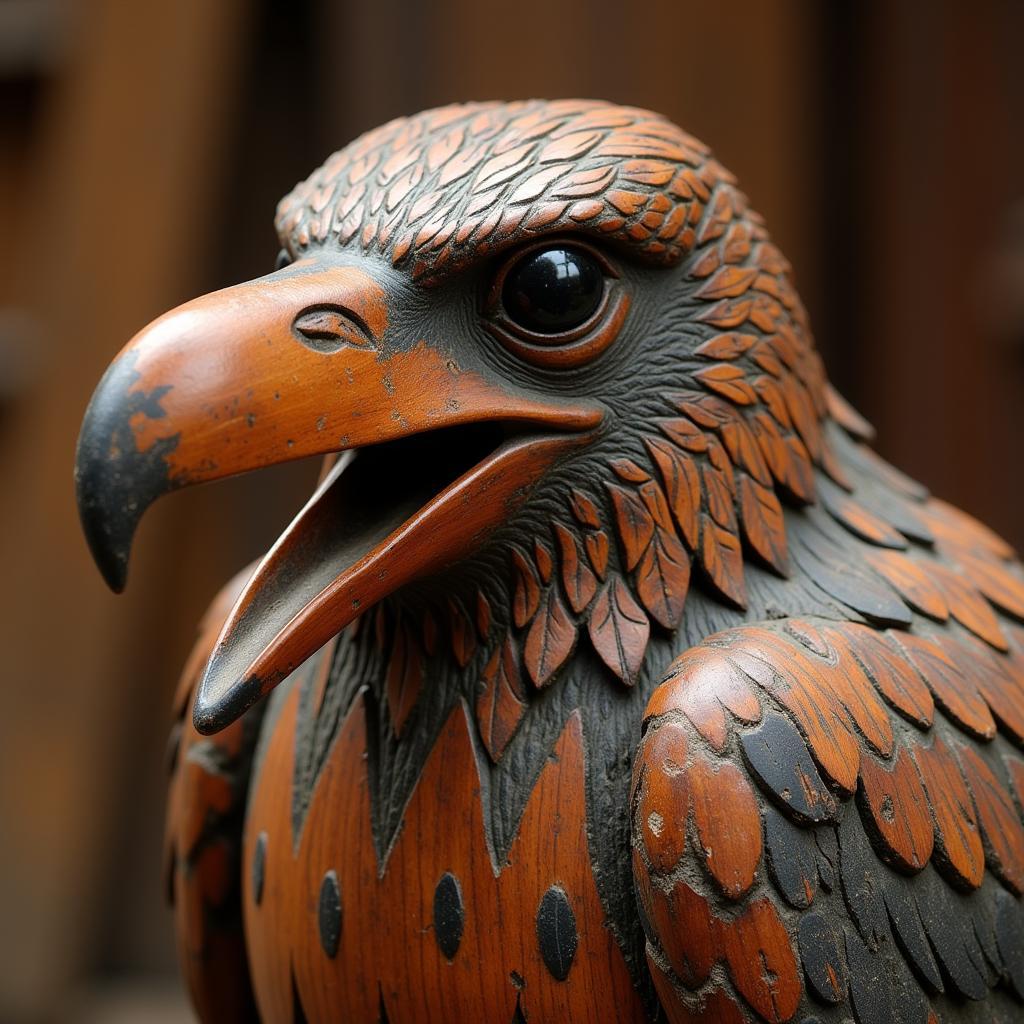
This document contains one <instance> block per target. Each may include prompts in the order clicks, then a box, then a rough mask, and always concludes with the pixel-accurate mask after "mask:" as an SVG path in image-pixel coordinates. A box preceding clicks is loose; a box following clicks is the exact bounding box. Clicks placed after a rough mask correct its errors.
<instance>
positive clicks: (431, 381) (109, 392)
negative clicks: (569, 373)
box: [75, 260, 601, 732]
mask: <svg viewBox="0 0 1024 1024" xmlns="http://www.w3.org/2000/svg"><path fill="white" fill-rule="evenodd" d="M393 333H396V332H389V309H388V300H387V293H386V291H385V288H384V287H383V285H382V284H381V283H380V281H378V280H377V279H376V278H375V276H373V275H372V274H371V273H370V272H368V271H367V270H365V269H363V268H362V267H356V266H352V265H343V264H340V263H336V264H331V263H326V262H323V261H315V260H307V261H301V262H299V263H296V264H293V265H292V266H291V267H288V268H286V269H285V270H281V271H278V272H276V273H274V274H270V275H268V276H266V277H263V278H259V279H258V280H256V281H251V282H249V283H246V284H242V285H237V286H235V287H233V288H227V289H224V290H223V291H220V292H215V293H213V294H211V295H208V296H204V297H203V298H200V299H196V300H194V301H192V302H188V303H186V304H185V305H183V306H179V307H178V308H177V309H175V310H173V311H172V312H170V313H167V314H165V315H164V316H162V317H160V318H159V319H157V320H156V321H154V322H153V323H152V324H151V325H150V326H149V327H147V328H145V330H143V331H142V332H141V333H139V334H138V335H136V337H135V338H134V339H132V341H131V342H130V343H129V344H128V345H127V347H126V348H125V349H124V350H123V351H122V352H121V354H120V355H119V356H118V357H117V359H116V360H115V361H114V362H113V364H112V365H111V366H110V368H109V369H108V371H107V373H106V375H105V376H104V378H103V380H102V381H101V383H100V385H99V387H98V388H97V389H96V392H95V394H94V395H93V398H92V401H91V403H90V405H89V408H88V410H87V412H86V415H85V420H84V422H83V424H82V432H81V435H80V437H79V442H78V455H77V461H76V467H75V480H76V485H77V491H78V504H79V511H80V514H81V519H82V525H83V528H84V530H85V535H86V538H87V540H88V542H89V546H90V549H91V550H92V553H93V557H94V558H95V560H96V563H97V565H98V566H99V569H100V571H101V572H102V573H103V576H104V578H105V579H106V581H107V583H108V584H109V585H110V586H111V587H112V588H113V589H114V590H121V589H122V588H123V586H124V583H125V578H126V574H127V567H128V556H129V551H130V548H131V542H132V537H133V535H134V533H135V528H136V526H137V525H138V522H139V520H140V519H141V518H142V515H143V513H144V512H145V510H146V509H147V508H148V507H149V505H151V504H152V503H153V502H154V501H155V500H156V499H157V498H159V497H160V496H161V495H163V494H166V493H168V492H169V491H172V490H176V489H177V488H179V487H185V486H188V485H190V484H195V483H201V482H204V481H209V480H216V479H220V478H223V477H227V476H232V475H234V474H237V473H243V472H247V471H249V470H253V469H259V468H261V467H264V466H269V465H273V464H275V463H278V462H284V461H287V460H291V459H298V458H303V457H306V456H310V455H317V454H328V453H331V452H339V451H345V452H348V453H349V454H346V455H343V456H342V457H341V458H340V459H338V461H337V462H336V463H335V464H334V466H333V467H332V468H331V469H330V470H329V472H328V473H327V474H326V476H325V478H324V479H323V480H322V482H321V484H320V485H319V487H318V488H317V491H316V493H315V494H314V495H313V497H312V498H311V499H310V501H309V502H308V504H307V505H306V506H305V508H304V509H303V510H302V511H301V512H300V513H299V515H298V516H297V517H296V519H295V520H294V521H293V522H292V523H291V525H290V526H289V527H288V528H287V530H286V531H285V533H284V534H283V535H282V537H281V538H280V539H279V540H278V542H277V543H276V544H275V545H274V547H273V548H272V549H271V550H270V552H269V553H268V554H267V555H266V557H265V558H264V559H263V560H262V562H261V563H260V564H259V566H258V567H257V569H256V570H255V572H254V574H253V576H252V578H251V579H250V581H249V583H248V584H247V585H246V587H245V588H244V589H243V591H242V593H241V595H240V597H239V598H238V601H237V602H236V604H235V606H234V608H233V610H232V611H231V614H230V615H229V617H228V620H227V622H226V624H225V626H224V629H223V631H222V632H221V635H220V637H219V639H218V641H217V644H216V646H215V649H214V652H213V655H212V657H211V658H210V661H209V663H208V665H207V669H206V673H205V675H204V677H203V679H202V682H201V683H200V688H199V693H198V696H197V699H196V703H195V720H196V726H197V728H199V729H200V730H201V731H203V732H215V731H217V730H218V729H221V728H223V727H225V726H226V725H228V724H230V722H231V721H233V720H234V719H235V718H237V717H238V715H240V714H241V713H242V712H243V711H244V710H245V709H246V708H247V707H249V706H250V705H251V704H253V703H254V702H255V701H256V700H258V699H259V698H260V697H262V696H263V695H264V694H266V693H267V692H268V691H269V690H270V689H272V688H273V686H275V685H276V684H277V683H278V682H279V681H280V680H281V679H283V678H284V677H285V676H287V675H288V674H289V673H290V672H291V671H293V670H294V669H295V668H297V667H298V666H299V665H301V664H302V662H303V661H305V660H306V658H308V657H309V656H310V655H311V654H313V653H314V652H315V651H317V650H318V649H319V648H320V647H321V646H323V644H325V643H326V642H327V641H328V640H330V639H331V637H333V636H334V635H335V634H336V633H337V632H338V631H339V630H341V629H342V628H343V627H344V626H345V625H346V624H348V623H349V622H350V621H352V619H354V618H355V617H356V616H357V615H359V614H360V613H361V612H363V611H365V610H366V609H368V608H369V607H371V606H372V605H373V604H374V603H375V602H377V601H379V600H380V599H381V598H383V597H385V596H386V595H387V594H389V593H392V592H393V591H395V590H396V589H398V588H399V587H401V586H403V585H405V584H407V583H409V582H411V581H413V580H415V579H418V578H421V577H423V576H426V575H429V574H431V573H435V572H437V571H438V570H440V569H443V568H444V567H445V566H447V565H450V564H453V563H454V562H457V561H459V560H460V559H461V558H463V557H465V556H466V555H467V554H468V553H469V552H471V551H472V550H473V549H474V548H476V547H477V546H479V544H480V543H481V542H482V541H483V540H484V539H485V538H486V537H487V535H488V534H489V533H490V532H491V531H492V530H493V529H494V528H495V527H496V526H498V525H499V524H500V523H501V522H503V521H504V520H505V519H506V518H507V517H508V515H509V514H510V512H511V511H512V510H513V509H514V508H516V507H517V506H518V505H520V504H521V503H522V502H523V501H524V500H525V498H526V497H527V495H528V494H529V492H530V491H531V489H532V488H533V486H534V485H535V484H536V483H537V481H538V480H539V479H540V477H541V476H543V475H544V473H545V472H547V470H549V469H550V468H551V467H552V465H554V464H555V463H556V462H557V461H559V460H560V459H561V458H563V457H564V456H565V455H566V454H567V453H568V452H570V451H572V450H573V449H575V448H578V447H579V446H581V445H583V444H585V443H587V441H589V440H590V438H591V436H592V432H593V430H594V429H595V428H596V427H597V425H598V424H599V423H600V420H601V411H600V409H599V408H598V407H597V406H596V405H593V404H589V403H585V402H574V403H570V402H562V401H555V400H552V399H550V398H547V397H543V396H538V395H531V394H529V393H528V392H525V391H522V390H520V389H516V388H510V387H509V386H507V385H505V384H502V383H501V382H500V381H498V380H494V379H490V377H489V375H488V373H487V372H486V370H483V369H479V368H473V367H471V366H468V365H467V366H464V365H462V363H464V362H465V363H469V362H472V358H471V357H472V353H469V358H467V359H460V358H459V355H458V347H457V346H456V345H453V344H451V341H450V340H447V341H446V339H439V340H437V341H429V342H428V341H426V340H416V341H415V342H413V343H409V342H404V343H403V342H401V341H397V342H396V341H394V340H393V338H392V334H393ZM480 365H481V366H482V365H483V364H482V363H481V364H480ZM356 450H358V451H356Z"/></svg>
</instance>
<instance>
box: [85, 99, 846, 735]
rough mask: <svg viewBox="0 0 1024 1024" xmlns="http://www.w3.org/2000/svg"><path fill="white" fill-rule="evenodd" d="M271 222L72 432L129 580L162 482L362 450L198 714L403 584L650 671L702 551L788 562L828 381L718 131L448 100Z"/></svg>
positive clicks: (710, 568)
mask: <svg viewBox="0 0 1024 1024" xmlns="http://www.w3.org/2000/svg"><path fill="white" fill-rule="evenodd" d="M277 229H278V233H279V235H280V239H281V243H282V245H283V250H282V253H281V258H280V260H279V264H280V265H279V268H278V269H277V270H276V271H275V272H274V273H271V274H268V275H267V276H265V277H262V278H259V279H258V280H255V281H250V282H248V283H245V284H241V285H237V286H235V287H232V288H227V289H225V290H223V291H220V292H216V293H214V294H212V295H207V296H204V297H203V298H200V299H197V300H194V301H192V302H188V303H186V304H185V305H183V306H180V307H179V308H177V309H175V310H173V311H172V312H170V313H168V314H166V315H165V316H162V317H160V318H159V319H158V320H156V321H155V322H154V323H152V324H151V325H150V326H148V327H147V328H145V329H144V330H143V331H142V332H141V333H140V334H138V335H137V336H136V337H135V338H134V339H133V340H132V341H131V342H130V343H129V344H128V346H127V347H126V348H125V349H124V350H123V351H122V353H121V354H120V355H119V356H118V357H117V359H116V360H115V362H114V363H113V364H112V366H111V367H110V369H109V370H108V372H107V374H106V376H105V377H104V379H103V381H102V383H101V384H100V386H99V387H98V389H97V391H96V394H95V396H94V397H93V400H92V403H91V405H90V407H89V410H88V412H87V414H86V417H85V422H84V425H83V428H82V434H81V438H80V442H79V452H78V464H77V471H76V478H77V484H78V495H79V504H80V509H81V514H82V521H83V524H84V527H85V532H86V535H87V537H88V540H89V543H90V545H91V548H92V551H93V554H94V556H95V558H96V561H97V563H98V565H99V567H100V569H101V571H102V572H103V574H104V576H105V577H106V579H107V581H108V583H109V584H110V585H111V586H112V587H113V588H114V589H120V588H121V587H122V586H123V584H124V582H125V574H126V568H127V563H128V553H129V547H130V544H131V539H132V535H133V533H134V530H135V527H136V525H137V523H138V520H139V519H140V517H141V516H142V514H143V512H144V511H145V509H146V508H147V507H148V506H149V505H150V504H151V503H152V502H153V501H154V500H155V499H156V498H158V497H160V496H161V495H163V494H165V493H167V492H169V491H172V490H175V489H177V488H179V487H183V486H186V485H189V484H193V483H199V482H203V481H208V480H214V479H217V478H221V477H226V476H229V475H232V474H236V473H241V472H245V471H249V470H254V469H258V468H260V467H262V466H267V465H269V464H271V463H276V462H281V461H285V460H289V459H298V458H301V457H304V456H310V455H314V454H325V455H333V453H343V454H341V455H340V456H339V457H337V458H336V461H335V462H334V464H333V466H332V467H331V468H330V470H329V471H328V472H327V473H326V475H325V477H324V479H323V481H322V483H321V485H320V486H319V488H318V490H317V491H316V493H315V495H314V496H313V498H312V499H311V500H310V501H309V503H308V504H307V505H306V507H305V508H304V509H303V510H302V512H301V513H300V514H299V516H298V517H297V518H296V519H295V520H294V522H293V523H292V524H291V525H290V526H289V527H288V529H287V531H286V532H285V533H284V535H283V536H282V537H281V539H280V540H279V541H278V542H277V543H276V544H275V546H274V547H273V549H272V550H271V551H270V552H269V554H268V555H267V556H266V557H265V558H264V560H263V561H262V563H261V564H260V565H259V567H258V569H257V570H256V571H255V574H254V575H253V577H252V579H251V580H250V581H249V583H248V585H247V586H246V587H245V589H244V591H243V593H242V596H241V597H240V598H239V600H238V603H237V604H236V606H235V608H234V610H233V611H232V613H231V615H230V617H229V619H228V622H227V624H226V626H225V628H224V631H223V633H222V635H221V637H220V640H219V642H218V645H217V648H216V651H215V653H214V656H213V658H212V659H211V661H210V664H209V666H208V668H207V672H206V676H205V678H204V681H203V683H202V686H201V688H200V692H199V697H198V699H197V702H196V720H197V724H198V726H199V727H200V728H201V729H203V730H206V731H209V730H213V729H216V728H219V727H221V726H223V725H224V724H226V723H227V722H229V721H230V720H231V719H232V718H233V717H235V716H237V715H238V714H240V713H241V712H242V710H244V709H245V708H246V707H247V706H249V705H250V704H251V703H252V702H253V701H255V700H256V699H258V698H259V697H260V696H261V695H263V694H264V693H266V692H267V691H268V690H269V689H270V688H271V687H273V686H274V685H275V684H276V683H277V682H278V681H279V680H280V679H282V678H283V677H284V676H285V675H286V674H287V673H288V672H290V671H291V670H292V669H294V668H295V667H297V666H298V665H299V664H301V663H302V662H303V661H304V660H305V659H306V658H307V657H309V655H310V654H312V653H313V652H314V651H316V650H317V649H318V648H320V647H321V646H322V645H323V644H324V643H325V642H326V641H327V640H329V639H330V638H331V637H332V636H334V635H335V634H337V633H338V632H339V631H340V630H342V629H343V628H344V627H345V626H346V625H347V624H349V623H350V622H352V621H353V620H354V619H356V618H357V617H359V616H362V615H363V614H364V613H366V612H367V611H368V610H369V609H371V608H373V607H374V606H375V605H377V604H378V603H380V602H382V601H384V600H385V599H387V600H389V601H399V602H405V603H407V604H408V603H410V602H411V603H415V602H420V605H419V606H420V607H421V608H422V614H421V617H422V618H423V619H424V621H429V622H434V621H435V620H436V619H437V618H438V616H440V617H442V618H447V619H449V620H450V621H449V622H448V625H449V626H450V629H451V635H452V638H453V639H452V641H451V644H450V647H449V651H450V655H451V656H452V657H453V658H455V659H456V660H457V661H458V662H459V664H460V665H463V666H465V665H466V664H467V663H468V662H469V661H470V660H471V659H472V658H479V659H480V661H481V665H482V666H483V671H485V672H488V671H489V672H492V673H494V672H498V671H511V669H510V666H511V665H512V664H513V663H515V664H517V665H518V664H522V665H524V666H525V670H526V675H528V677H529V678H530V679H531V680H532V682H533V683H534V684H535V685H537V686H544V685H546V684H548V683H549V682H550V681H551V680H552V679H553V678H554V677H555V675H556V674H557V672H558V670H559V669H560V667H561V666H562V665H563V664H564V663H565V661H566V659H567V658H568V657H569V655H570V654H571V652H572V651H573V649H574V646H575V645H576V644H577V642H578V641H579V638H580V637H587V638H589V642H590V643H591V644H592V646H593V647H594V649H595V650H596V652H597V653H598V654H599V655H600V657H601V659H602V660H603V661H604V663H605V664H606V665H607V666H608V668H609V669H610V670H611V671H612V672H613V673H615V674H616V675H618V676H619V677H620V678H622V679H623V680H625V681H626V682H631V681H632V680H633V679H634V678H635V676H636V673H637V672H638V670H639V667H640V664H641V662H642V659H643V654H644V650H645V647H646V645H647V640H648V637H649V635H650V631H651V630H652V629H659V630H672V629H674V628H675V627H676V626H677V625H678V623H679V621H680V617H681V616H682V614H683V602H684V599H685V597H686V594H687V590H688V588H689V586H690V583H691V569H692V570H693V572H694V576H695V579H696V580H699V581H700V585H701V586H702V587H706V588H708V589H709V590H710V591H711V592H713V593H714V594H716V595H717V596H718V597H719V598H721V599H722V600H723V601H726V602H730V603H733V604H734V605H739V606H742V605H743V603H744V601H745V599H746V592H745V588H744V557H745V556H746V557H748V558H751V559H754V560H756V561H758V562H760V563H761V564H762V565H763V566H767V567H769V568H770V569H772V570H774V571H775V572H777V573H780V574H784V573H785V572H786V571H787V555H786V538H785V533H784V530H783V525H782V520H783V517H782V511H781V507H780V504H779V500H778V496H779V495H781V496H782V497H783V499H784V500H790V501H795V502H806V501H809V500H810V499H811V498H812V495H813V487H814V472H813V469H812V466H813V464H814V463H821V462H823V461H827V460H828V457H829V455H828V449H827V445H825V444H824V443H823V441H822V435H821V429H820V421H821V420H822V418H823V417H825V415H826V413H827V403H828V402H829V401H830V400H831V401H836V399H835V398H834V396H832V395H831V393H830V392H829V390H828V388H827V385H826V384H825V380H824V376H823V373H822V369H821V365H820V361H819V359H818V357H817V355H816V354H815V352H814V350H813V346H812V342H811V340H810V335H809V332H808V330H807V327H806V323H805V316H804V313H803V310H802V308H801V306H800V303H799V300H798V298H797V296H796V294H795V292H794V291H793V289H792V287H791V284H790V281H789V277H788V265H787V263H786V261H785V259H784V258H783V257H782V255H781V254H780V253H779V251H778V250H777V249H776V248H775V246H774V245H773V244H772V243H771V242H770V241H769V239H768V236H767V234H766V232H765V230H764V227H763V224H762V222H761V220H760V218H759V217H758V216H757V215H756V214H754V213H753V212H752V211H751V210H750V209H749V208H748V205H747V201H746V199H745V197H744V196H743V195H742V193H740V192H739V191H738V190H737V189H736V187H735V185H734V180H733V178H732V177H731V175H730V174H729V173H728V172H727V171H725V170H724V169H723V168H722V167H721V166H720V165H719V164H718V163H716V162H715V160H714V159H713V158H712V156H711V154H710V152H709V150H708V149H707V147H705V146H704V145H703V144H702V143H700V142H698V141H697V140H695V139H694V138H692V137H691V136H689V135H687V134H685V133H684V132H682V131H681V130H679V129H678V128H677V127H675V126H674V125H673V124H671V123H669V122H668V121H666V120H665V119H664V118H662V117H660V116H658V115H656V114H653V113H650V112H648V111H644V110H638V109H633V108H628V107H618V106H613V105H609V104H606V103H600V102H589V101H560V102H540V101H536V102H524V103H509V104H502V103H487V104H473V105H467V106H452V107H446V108H443V109H439V110H433V111H428V112H426V113H423V114H419V115H417V116H415V117H409V118H402V119H399V120H396V121H393V122H391V123H389V124H387V125H385V126H383V127H381V128H379V129H377V130H375V131H372V132H370V133H368V134H367V135H364V136H363V137H361V138H360V139H358V140H356V141H355V142H353V143H352V144H351V145H349V146H347V147H345V148H344V149H342V150H340V151H339V152H337V153H335V154H334V155H333V156H331V157H330V158H329V159H328V161H327V162H326V163H325V164H324V165H323V167H321V168H320V169H319V170H317V171H316V172H315V173H314V174H313V175H312V176H311V177H310V178H309V179H308V180H306V181H305V182H303V183H302V184H300V185H299V186H297V188H296V189H295V190H294V191H293V192H292V193H291V194H290V195H289V196H287V197H286V198H285V199H284V200H283V201H282V203H281V204H280V206H279V208H278V213H277ZM495 742H496V743H498V744H500V742H501V738H500V737H499V738H498V739H497V740H495Z"/></svg>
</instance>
